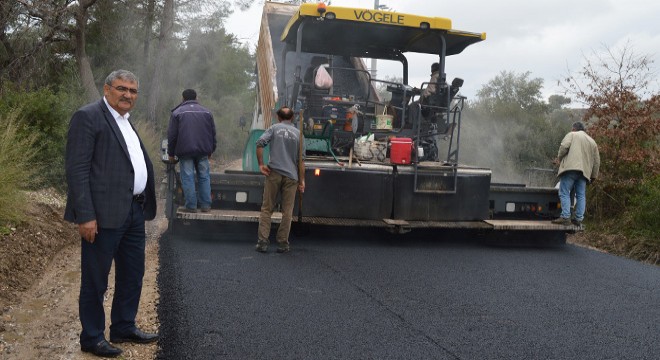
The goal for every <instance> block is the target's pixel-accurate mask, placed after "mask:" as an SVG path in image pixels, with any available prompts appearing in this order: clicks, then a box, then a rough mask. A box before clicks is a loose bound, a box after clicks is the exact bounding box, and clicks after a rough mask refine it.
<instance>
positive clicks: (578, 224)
mask: <svg viewBox="0 0 660 360" xmlns="http://www.w3.org/2000/svg"><path fill="white" fill-rule="evenodd" d="M571 224H573V225H575V226H577V227H580V226H582V221H580V220H578V219H571Z"/></svg>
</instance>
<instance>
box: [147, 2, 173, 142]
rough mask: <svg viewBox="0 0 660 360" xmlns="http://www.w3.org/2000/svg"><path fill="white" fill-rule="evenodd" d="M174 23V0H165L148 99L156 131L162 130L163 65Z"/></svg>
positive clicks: (148, 112)
mask: <svg viewBox="0 0 660 360" xmlns="http://www.w3.org/2000/svg"><path fill="white" fill-rule="evenodd" d="M173 25H174V0H165V4H164V6H163V20H162V22H161V26H160V34H159V36H158V49H157V52H156V54H155V56H154V59H155V62H154V68H153V73H152V76H151V86H150V87H149V92H148V94H149V99H148V100H147V122H148V123H150V124H152V125H153V126H154V129H155V130H156V132H159V131H160V123H159V121H158V111H157V110H158V105H159V100H160V88H161V85H162V83H163V76H164V74H163V67H164V65H165V57H166V55H167V50H168V48H169V43H170V39H171V38H172V28H173Z"/></svg>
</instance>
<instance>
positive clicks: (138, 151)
mask: <svg viewBox="0 0 660 360" xmlns="http://www.w3.org/2000/svg"><path fill="white" fill-rule="evenodd" d="M103 101H104V102H105V105H106V106H107V107H108V109H110V114H112V117H114V118H115V120H116V121H117V126H119V130H121V134H122V136H123V137H124V141H125V142H126V146H127V147H128V154H129V155H130V156H131V163H132V164H133V171H134V172H135V177H134V178H133V195H138V194H142V193H143V192H144V189H145V188H146V187H147V176H148V175H147V164H146V162H145V161H144V153H142V148H141V147H140V139H139V138H138V136H137V134H136V133H135V130H133V127H132V126H131V124H130V123H129V122H128V117H129V116H130V114H129V113H126V115H124V116H121V115H119V113H118V112H117V111H116V110H115V109H113V108H112V106H110V104H108V100H106V98H105V97H103Z"/></svg>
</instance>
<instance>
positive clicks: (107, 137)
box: [64, 70, 158, 357]
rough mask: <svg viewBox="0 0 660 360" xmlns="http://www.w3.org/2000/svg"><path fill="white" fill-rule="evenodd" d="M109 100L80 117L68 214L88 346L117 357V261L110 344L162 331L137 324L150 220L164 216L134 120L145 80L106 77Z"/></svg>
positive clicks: (69, 150) (69, 148)
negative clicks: (106, 303) (76, 244)
mask: <svg viewBox="0 0 660 360" xmlns="http://www.w3.org/2000/svg"><path fill="white" fill-rule="evenodd" d="M103 95H104V96H103V99H101V100H99V101H96V102H93V103H91V104H87V105H85V106H83V107H82V108H80V109H79V110H78V111H76V112H75V113H74V114H73V117H72V118H71V123H70V125H69V133H68V138H67V145H66V158H65V159H66V160H65V166H66V180H67V185H68V192H67V204H66V210H65V214H64V218H65V219H66V220H68V221H71V222H73V223H75V224H78V231H79V233H80V236H81V238H82V239H81V284H80V300H79V301H80V302H79V311H80V322H81V325H82V332H81V334H80V347H81V350H82V351H84V352H89V353H92V354H94V355H97V356H106V357H115V356H119V355H120V354H121V352H122V351H121V349H119V348H117V347H115V346H113V345H111V344H110V343H108V341H107V340H106V339H105V336H104V331H105V312H104V310H103V296H104V294H105V292H106V290H107V287H108V274H109V272H110V267H111V265H112V261H113V259H114V261H115V294H114V298H113V301H112V311H111V315H110V318H111V322H112V323H111V325H110V341H111V342H113V343H122V342H137V343H149V342H154V341H157V340H158V335H156V334H148V333H144V332H142V331H140V330H139V329H138V328H137V327H136V325H135V315H136V314H137V310H138V305H139V303H140V294H141V292H142V277H143V276H144V260H145V255H144V250H145V226H144V222H145V220H152V219H153V218H154V217H155V216H156V195H155V185H154V170H153V165H152V163H151V161H150V159H149V156H148V154H147V151H146V150H145V148H144V145H143V144H142V142H141V141H140V138H139V137H138V135H137V132H136V131H135V129H134V128H133V126H132V125H131V124H130V123H129V122H128V117H129V113H128V112H129V111H130V110H131V109H132V108H133V106H134V105H135V101H136V100H137V95H138V80H137V77H136V76H135V75H134V74H133V73H131V72H129V71H126V70H116V71H113V72H112V73H111V74H110V75H108V77H107V78H106V79H105V84H104V85H103Z"/></svg>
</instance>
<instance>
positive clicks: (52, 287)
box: [0, 193, 167, 360]
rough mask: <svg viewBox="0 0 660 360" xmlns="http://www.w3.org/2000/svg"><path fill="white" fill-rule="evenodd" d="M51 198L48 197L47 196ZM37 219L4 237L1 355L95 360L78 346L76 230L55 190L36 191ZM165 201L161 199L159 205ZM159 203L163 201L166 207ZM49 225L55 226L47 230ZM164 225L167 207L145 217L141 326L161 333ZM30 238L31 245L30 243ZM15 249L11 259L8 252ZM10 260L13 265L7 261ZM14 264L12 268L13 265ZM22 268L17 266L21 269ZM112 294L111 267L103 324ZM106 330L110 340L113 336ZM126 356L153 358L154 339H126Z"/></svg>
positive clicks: (33, 198) (33, 209) (33, 210)
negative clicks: (160, 244)
mask: <svg viewBox="0 0 660 360" xmlns="http://www.w3.org/2000/svg"><path fill="white" fill-rule="evenodd" d="M44 198H49V199H50V201H48V203H46V202H45V201H44V200H43V199H44ZM31 201H33V202H34V204H32V205H31V214H30V215H33V216H34V218H33V219H32V221H29V222H28V223H27V224H23V225H21V226H19V227H17V228H16V229H15V230H14V231H13V232H12V233H11V234H9V235H6V236H2V237H0V250H2V252H3V254H4V255H3V257H2V258H0V260H2V263H3V265H2V267H0V270H1V271H0V275H1V276H0V286H2V292H3V295H2V296H0V305H2V307H1V308H0V310H2V316H1V318H0V358H3V359H7V360H13V359H16V360H18V359H76V360H77V359H97V357H95V356H91V355H88V354H86V353H83V352H81V351H80V344H79V341H78V336H79V333H80V322H79V320H78V294H79V291H80V243H79V241H80V240H79V236H78V233H77V229H76V228H75V226H74V225H73V224H70V223H67V222H65V221H64V220H63V219H62V215H63V212H64V207H63V206H64V201H63V199H62V198H61V197H58V196H57V195H56V194H54V193H48V194H47V196H46V195H44V194H42V193H37V194H36V196H31ZM161 206H163V204H162V203H161V204H159V207H161ZM161 208H162V207H161ZM49 229H50V230H49ZM166 229H167V219H165V217H164V215H163V214H162V211H160V214H159V215H158V216H157V218H156V219H155V220H153V221H149V222H147V246H146V272H145V277H144V284H143V289H142V297H141V301H140V309H139V311H138V315H137V319H136V321H137V324H138V327H140V328H141V329H143V330H145V331H148V332H157V331H158V327H159V323H158V316H157V306H158V299H159V293H158V286H157V276H158V268H159V264H158V239H159V238H160V236H161V235H162V233H163V232H164V231H165V230H166ZM25 244H30V245H29V246H26V245H25ZM9 254H11V257H9V256H5V255H9ZM10 263H11V264H10ZM10 266H11V267H13V269H12V268H9V267H10ZM20 267H22V268H24V269H23V270H16V271H14V269H18V268H20ZM113 294H114V269H113V270H111V272H110V281H109V287H108V291H107V293H106V297H105V302H104V304H105V308H106V323H107V324H110V319H109V318H110V308H111V304H112V296H113ZM107 332H108V331H107V329H106V338H108V337H109V334H108V333H107ZM120 348H122V349H123V350H124V354H123V358H124V359H154V358H155V357H156V352H157V351H158V345H157V344H149V345H134V344H121V346H120Z"/></svg>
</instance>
